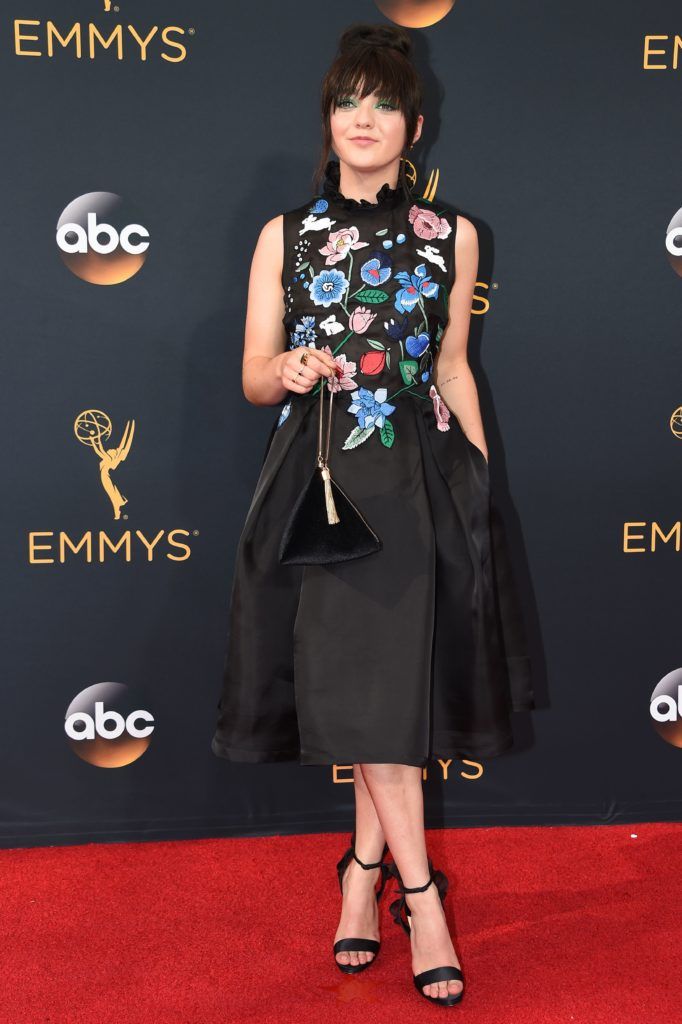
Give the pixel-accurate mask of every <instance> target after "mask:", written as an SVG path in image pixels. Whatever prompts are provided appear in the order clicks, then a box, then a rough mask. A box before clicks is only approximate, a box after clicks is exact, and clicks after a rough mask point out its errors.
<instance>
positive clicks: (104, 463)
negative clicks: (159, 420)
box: [73, 409, 135, 519]
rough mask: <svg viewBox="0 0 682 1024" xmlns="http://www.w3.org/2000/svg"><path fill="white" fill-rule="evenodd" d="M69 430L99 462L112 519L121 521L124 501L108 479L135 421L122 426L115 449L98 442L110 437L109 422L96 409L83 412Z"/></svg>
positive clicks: (130, 440) (129, 439)
mask: <svg viewBox="0 0 682 1024" xmlns="http://www.w3.org/2000/svg"><path fill="white" fill-rule="evenodd" d="M73 430H74V433H75V435H76V437H77V438H78V440H79V441H80V442H81V444H84V445H87V447H89V448H91V449H92V450H93V451H94V452H95V455H96V456H97V458H98V459H99V460H100V462H99V478H100V482H101V484H102V487H103V488H104V490H105V492H106V494H107V496H108V497H109V500H110V501H111V504H112V506H113V509H114V519H120V518H121V507H122V506H123V505H127V503H128V499H127V498H125V497H124V496H123V495H122V494H121V492H120V491H119V489H118V487H117V486H116V484H115V483H114V482H113V480H112V479H111V473H112V471H113V470H115V469H116V468H117V467H118V465H119V464H120V463H121V462H123V461H124V460H125V458H126V456H127V455H128V452H129V451H130V446H131V445H132V443H133V434H134V433H135V420H133V421H132V423H131V422H130V420H129V421H128V422H127V423H126V425H125V430H124V431H123V437H122V438H121V443H120V445H119V446H118V448H106V449H105V448H104V445H103V443H102V442H106V441H108V440H109V438H110V437H111V420H110V419H109V417H108V416H107V414H106V413H105V412H101V411H100V410H99V409H87V410H86V411H85V412H82V413H81V414H80V416H78V417H77V418H76V422H75V423H74V425H73Z"/></svg>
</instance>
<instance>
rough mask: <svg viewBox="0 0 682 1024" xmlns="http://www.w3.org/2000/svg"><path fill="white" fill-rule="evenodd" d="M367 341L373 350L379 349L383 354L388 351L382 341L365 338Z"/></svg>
mask: <svg viewBox="0 0 682 1024" xmlns="http://www.w3.org/2000/svg"><path fill="white" fill-rule="evenodd" d="M365 341H366V342H367V344H368V345H370V346H371V347H372V348H378V349H379V350H380V351H381V352H385V351H386V346H385V345H384V344H383V342H381V341H375V340H374V339H373V338H365Z"/></svg>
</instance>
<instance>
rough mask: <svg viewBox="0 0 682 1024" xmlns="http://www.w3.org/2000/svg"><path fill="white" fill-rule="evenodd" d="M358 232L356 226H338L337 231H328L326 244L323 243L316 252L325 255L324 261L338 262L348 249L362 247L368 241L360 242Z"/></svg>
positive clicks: (329, 262)
mask: <svg viewBox="0 0 682 1024" xmlns="http://www.w3.org/2000/svg"><path fill="white" fill-rule="evenodd" d="M359 238H360V232H359V231H358V229H357V228H356V227H352V228H340V229H339V230H338V231H330V232H329V238H328V239H327V243H326V245H323V246H322V248H321V249H319V250H318V252H321V253H322V255H323V256H326V257H327V258H326V260H325V261H324V262H325V263H328V264H331V263H338V262H339V260H342V259H343V258H344V257H345V255H346V253H347V252H348V251H349V249H362V248H363V247H364V246H365V245H369V242H360V241H359Z"/></svg>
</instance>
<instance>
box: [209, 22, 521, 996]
mask: <svg viewBox="0 0 682 1024" xmlns="http://www.w3.org/2000/svg"><path fill="white" fill-rule="evenodd" d="M321 98H322V124H323V134H324V138H323V147H322V155H321V159H320V166H319V169H318V177H317V181H318V182H319V180H320V177H321V178H322V184H321V188H319V190H318V191H317V193H316V194H315V195H313V196H312V197H310V198H309V199H308V200H307V201H306V202H305V203H304V204H303V205H301V206H300V207H297V208H296V209H294V210H290V211H287V212H286V213H284V214H283V215H281V216H279V217H275V218H274V219H273V220H271V221H269V222H268V223H267V224H266V225H265V226H264V228H263V229H262V232H261V234H260V237H259V240H258V244H257V246H256V250H255V253H254V257H253V263H252V269H251V277H250V284H249V302H248V311H247V320H246V338H245V348H244V359H243V386H244V393H245V396H246V398H247V399H248V400H249V401H250V402H253V403H254V404H257V405H275V404H280V403H282V406H281V409H280V412H279V416H278V418H277V421H276V423H274V424H273V428H272V433H271V436H270V440H269V444H268V450H267V453H266V457H265V460H264V463H263V467H262V470H261V474H260V477H259V480H258V483H257V486H256V489H255V493H254V496H253V500H252V502H251V507H250V508H249V512H248V515H247V518H246V522H245V525H244V529H243V531H242V534H241V537H240V541H239V547H238V552H237V559H236V569H235V575H234V580H233V587H232V595H231V604H230V627H229V640H230V642H229V646H228V651H227V656H226V660H225V673H224V683H223V690H222V696H221V700H220V703H219V711H220V714H219V719H218V726H217V729H216V732H215V735H214V737H213V742H212V749H213V751H214V753H215V754H217V755H218V756H220V757H224V758H226V759H228V760H232V761H246V762H253V763H257V762H265V761H290V760H296V761H298V762H299V763H300V764H304V765H306V764H351V763H352V764H353V772H354V782H355V786H354V789H355V798H356V819H355V829H354V832H353V836H352V839H351V845H350V847H349V848H348V849H347V850H346V852H345V854H344V855H343V857H342V858H341V860H340V861H339V862H338V864H337V871H338V877H339V885H340V888H341V892H342V908H341V918H340V921H339V924H338V928H337V930H336V934H335V936H334V956H335V960H336V963H337V965H338V966H339V968H340V969H341V970H344V971H346V972H356V971H361V970H365V969H367V968H368V967H369V966H370V964H371V963H372V962H373V959H374V957H375V955H376V953H377V951H378V949H379V944H380V936H379V918H378V906H377V904H378V898H379V896H380V895H381V892H382V891H383V888H384V885H385V882H386V880H387V878H388V877H392V878H394V879H395V881H396V883H397V892H398V894H399V898H398V899H397V900H395V901H394V902H393V903H392V904H391V908H390V909H391V913H392V915H393V917H394V919H395V921H396V922H397V923H398V924H399V925H401V927H402V928H403V929H404V930H405V932H406V933H407V935H408V936H409V938H410V942H411V948H412V971H413V975H414V982H415V985H416V986H417V989H418V991H419V992H420V993H421V994H422V995H424V996H426V997H427V998H429V999H431V1000H432V1001H437V1002H440V1003H443V1004H445V1005H451V1004H453V1003H455V1002H458V1001H459V1000H460V999H461V998H462V992H463V977H462V972H461V970H460V965H459V960H458V958H457V955H456V953H455V949H454V947H453V944H452V940H451V937H450V934H449V931H448V927H447V922H446V919H445V915H444V913H443V908H442V902H443V899H444V897H445V893H446V890H447V885H448V881H447V878H446V876H445V875H444V873H443V872H442V871H439V870H434V868H433V865H432V863H431V860H430V858H429V857H428V854H427V849H426V839H425V831H424V805H423V793H422V768H423V767H424V766H425V765H426V764H427V763H428V761H429V760H431V759H433V758H447V757H484V758H485V757H493V756H496V755H497V754H500V753H502V752H504V751H505V750H508V749H509V747H510V746H511V745H512V742H513V740H512V729H511V721H510V717H511V712H512V711H516V710H521V709H525V708H529V707H532V706H533V702H532V695H531V687H530V682H529V674H528V664H529V663H528V657H527V653H526V650H525V646H524V642H525V641H524V634H523V629H522V623H521V617H520V615H519V610H518V605H517V602H516V594H515V591H514V587H513V583H512V578H511V575H510V571H509V566H510V563H509V561H508V559H507V557H506V554H507V553H506V551H505V547H504V541H503V535H502V534H501V533H500V532H499V527H498V525H496V524H494V523H493V520H492V518H491V500H490V480H489V474H488V460H487V448H486V443H485V436H484V431H483V424H482V421H481V414H480V409H479V402H478V394H477V389H476V383H475V381H474V378H473V375H472V372H471V369H470V367H469V365H468V362H467V354H466V353H467V341H468V334H469V323H470V316H471V308H472V299H473V293H474V287H475V283H476V274H477V269H478V241H477V233H476V229H475V227H474V225H473V224H472V223H471V221H470V220H468V219H467V218H466V217H464V216H462V215H460V214H458V213H457V211H456V210H455V209H454V208H453V207H450V206H447V205H445V204H444V203H442V202H440V201H438V202H435V201H429V200H427V199H425V198H423V197H419V196H415V195H413V194H412V192H411V189H410V186H409V184H408V180H407V176H406V163H407V152H408V151H409V150H410V149H412V147H413V146H414V145H415V144H416V143H417V142H418V140H419V137H420V134H421V130H422V124H423V115H422V113H421V102H422V93H421V84H420V81H419V77H418V75H417V73H416V71H415V69H414V67H413V65H412V63H411V60H410V37H409V35H408V33H407V32H406V31H404V30H403V29H399V28H397V27H394V26H388V25H382V26H371V25H370V26H367V25H355V26H352V27H351V28H349V29H348V30H346V32H345V33H344V34H343V36H342V38H341V41H340V47H339V53H338V56H337V57H336V59H335V61H334V63H333V64H332V66H331V68H330V69H329V71H328V73H327V75H326V76H325V79H324V82H323V85H322V97H321ZM331 148H333V150H334V152H335V153H336V155H337V157H338V161H335V160H330V159H329V152H330V149H331ZM320 387H325V388H327V389H329V390H330V391H331V390H333V392H334V416H333V419H332V437H331V447H330V468H331V470H332V474H333V476H334V478H335V480H336V481H337V482H338V483H339V484H340V485H341V487H342V488H344V490H347V492H348V494H349V496H350V497H351V499H352V500H353V502H355V503H356V504H357V505H358V506H359V508H360V510H361V511H362V514H363V515H364V516H365V517H366V518H367V520H368V521H369V523H370V524H371V525H372V527H373V528H374V530H375V531H376V532H377V533H378V534H379V536H380V537H381V541H382V546H381V550H380V551H378V552H374V553H372V554H369V555H367V556H364V557H361V558H356V559H353V560H350V561H346V562H341V563H335V564H324V565H305V566H301V565H290V564H282V563H280V561H279V558H278V550H279V543H280V540H281V537H282V531H283V528H284V524H285V523H286V520H287V518H288V516H289V513H290V511H291V508H292V506H293V504H294V502H295V501H296V498H297V497H298V495H299V493H300V492H301V490H302V488H303V486H304V485H305V483H306V481H307V480H308V478H309V476H310V473H311V470H312V466H313V464H314V459H315V453H316V450H317V440H318V433H317V432H318V417H317V410H318V401H316V400H315V396H317V395H319V388H320ZM388 849H390V852H391V854H392V857H393V861H392V862H391V863H386V862H385V861H384V856H385V854H386V852H387V850H388ZM377 881H379V883H380V884H379V889H378V890H377V889H376V885H377Z"/></svg>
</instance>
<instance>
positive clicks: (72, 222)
mask: <svg viewBox="0 0 682 1024" xmlns="http://www.w3.org/2000/svg"><path fill="white" fill-rule="evenodd" d="M57 246H58V248H59V254H60V256H61V258H62V260H63V261H64V263H65V264H66V266H67V267H68V268H69V270H70V271H71V272H72V273H74V274H75V275H76V277H80V278H81V279H82V280H83V281H88V282H89V283H90V284H120V283H121V282H122V281H127V280H128V279H129V278H131V277H133V276H134V275H135V274H136V273H137V272H138V270H139V269H140V268H141V267H142V265H143V263H144V262H145V259H146V258H147V250H148V249H149V232H148V231H147V229H146V228H145V227H143V226H142V224H140V223H139V217H138V216H137V215H136V214H135V212H134V211H133V210H132V209H131V208H130V207H129V206H128V205H127V204H124V203H123V200H122V199H121V197H120V196H117V195H116V193H115V192H86V194H85V195H82V196H79V197H78V198H77V199H74V200H73V202H71V203H69V205H68V206H67V207H66V209H65V210H64V212H63V213H62V215H61V217H60V218H59V221H58V223H57Z"/></svg>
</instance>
